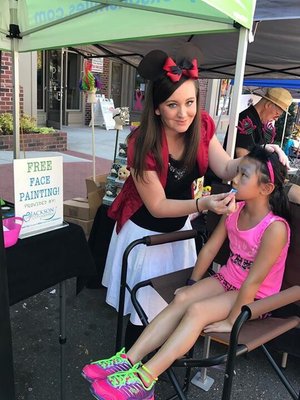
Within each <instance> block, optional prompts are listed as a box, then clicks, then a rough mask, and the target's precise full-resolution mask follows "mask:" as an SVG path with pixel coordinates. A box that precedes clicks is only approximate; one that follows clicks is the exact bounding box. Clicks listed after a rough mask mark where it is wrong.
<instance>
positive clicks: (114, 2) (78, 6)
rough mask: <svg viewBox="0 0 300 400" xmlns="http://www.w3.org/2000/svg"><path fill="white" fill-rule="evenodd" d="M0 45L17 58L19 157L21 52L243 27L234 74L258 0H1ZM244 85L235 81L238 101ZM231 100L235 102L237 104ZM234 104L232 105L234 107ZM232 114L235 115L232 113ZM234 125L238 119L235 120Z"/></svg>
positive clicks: (239, 71) (16, 145)
mask: <svg viewBox="0 0 300 400" xmlns="http://www.w3.org/2000/svg"><path fill="white" fill-rule="evenodd" d="M0 4H1V8H0V49H2V50H8V51H11V52H12V54H13V61H14V89H15V90H14V116H15V119H14V156H15V158H19V147H20V146H19V145H20V144H19V134H18V132H19V126H18V121H19V119H18V118H17V116H18V114H19V97H18V87H19V80H18V79H19V78H18V77H19V71H18V68H19V63H18V53H19V52H28V51H32V50H38V49H50V48H60V47H71V46H78V45H88V44H92V43H102V44H105V43H113V42H114V41H118V42H120V41H125V42H128V43H129V44H130V41H131V40H141V41H142V40H143V39H146V38H161V37H170V36H175V35H176V36H178V35H187V34H189V35H194V34H197V35H201V34H202V33H203V34H204V33H205V34H207V33H224V34H225V33H229V32H233V31H236V27H234V25H235V26H239V27H241V28H240V40H239V51H238V55H237V62H236V63H237V65H236V77H235V82H236V83H237V82H238V77H240V80H241V79H242V75H243V66H244V64H245V61H244V58H245V55H246V49H247V40H248V35H247V33H248V29H250V28H251V26H252V18H253V13H254V8H255V0H245V1H243V2H241V1H239V0H229V1H226V2H224V1H222V0H197V1H196V0H184V1H182V0H156V1H150V0H148V1H143V2H142V1H139V0H131V1H129V0H127V1H123V0H104V1H102V0H92V1H85V0H83V1H75V0H64V1H60V0H52V1H50V0H43V1H40V0H23V1H16V0H0ZM239 92H241V87H240V88H238V86H237V85H236V104H238V94H239ZM234 101H235V100H233V106H234ZM233 109H234V107H233ZM233 119H235V117H234V116H233ZM231 125H232V126H235V124H234V123H232V124H231Z"/></svg>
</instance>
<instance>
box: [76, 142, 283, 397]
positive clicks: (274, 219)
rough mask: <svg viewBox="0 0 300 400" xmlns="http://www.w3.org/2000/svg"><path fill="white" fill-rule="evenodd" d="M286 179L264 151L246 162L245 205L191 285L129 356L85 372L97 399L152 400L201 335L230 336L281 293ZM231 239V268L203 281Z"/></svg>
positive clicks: (239, 183) (222, 227)
mask: <svg viewBox="0 0 300 400" xmlns="http://www.w3.org/2000/svg"><path fill="white" fill-rule="evenodd" d="M286 172H287V169H286V168H285V167H284V166H283V165H281V163H280V162H279V159H278V156H277V154H275V153H272V154H271V153H269V152H268V151H266V150H265V149H264V148H262V147H260V146H256V147H255V148H253V149H252V151H251V152H250V153H249V154H248V155H247V156H246V157H244V159H243V160H242V161H241V163H240V165H239V167H238V171H237V175H236V176H235V178H234V179H233V181H232V185H233V188H234V189H236V191H237V192H236V195H235V196H236V199H237V200H240V201H239V202H238V203H237V204H236V208H235V211H234V212H233V213H231V214H229V215H223V216H222V217H221V220H220V223H219V224H218V226H217V227H216V229H215V230H214V232H213V233H212V235H211V236H210V238H209V240H208V241H207V243H206V244H205V245H204V246H203V247H202V250H201V251H200V253H199V256H198V259H197V263H196V265H195V267H194V270H193V272H192V275H191V279H189V280H188V284H189V286H186V287H183V288H180V289H177V291H176V294H175V298H174V300H173V301H172V302H171V303H170V304H169V305H168V306H167V307H166V308H165V309H164V310H163V311H162V312H161V313H160V314H159V315H158V316H157V317H156V318H155V319H154V320H153V321H152V322H151V323H150V324H149V325H148V326H147V327H146V328H145V330H144V332H143V333H142V335H141V336H140V337H139V339H138V340H137V341H136V343H135V344H134V345H133V346H132V347H131V348H130V349H128V351H127V352H126V351H125V349H122V350H121V351H120V352H118V353H117V354H116V355H115V356H113V357H111V358H109V359H104V360H99V361H97V362H95V363H93V364H89V365H87V366H85V367H84V368H83V372H82V374H83V376H84V377H85V378H87V379H88V380H89V381H91V382H92V384H91V392H92V394H93V395H94V396H95V397H96V398H97V399H99V400H100V399H101V400H109V399H120V400H121V399H122V400H129V399H130V400H135V399H136V400H137V399H145V400H146V399H148V400H153V399H154V386H155V382H156V381H157V377H158V376H159V375H160V374H162V373H163V372H164V371H165V370H166V369H167V368H169V367H170V366H171V365H172V363H173V362H174V361H175V360H176V359H178V358H180V357H183V356H184V354H186V353H187V352H188V351H189V350H190V348H191V347H192V346H193V345H194V343H195V342H196V340H197V339H198V337H199V335H200V333H201V332H202V331H204V332H205V333H210V332H231V329H232V326H233V324H234V322H235V320H236V318H237V317H238V315H239V314H240V310H241V308H242V306H243V305H245V304H249V303H251V302H253V301H254V300H255V299H262V298H265V297H268V296H272V295H273V294H275V293H278V292H279V291H280V288H281V284H282V279H283V273H284V267H285V260H286V256H287V251H288V246H289V242H290V228H289V225H288V222H287V220H288V219H289V217H290V215H289V207H288V206H289V204H288V200H287V197H286V195H285V193H284V191H283V184H284V179H285V176H286ZM226 237H228V239H229V246H230V256H229V258H228V260H227V263H226V264H225V265H224V266H222V267H221V269H220V270H219V272H218V273H216V274H215V275H213V276H211V277H208V278H203V276H204V274H205V272H206V271H207V269H208V268H209V266H210V264H211V262H212V261H213V259H214V257H215V256H216V254H217V253H218V251H219V249H220V248H221V246H222V244H223V242H224V240H225V239H226ZM266 317H267V315H264V316H261V318H266ZM156 349H159V350H158V351H157V352H156V353H155V354H154V356H152V357H151V358H150V359H149V360H147V361H146V363H145V364H142V360H143V359H144V358H145V356H146V355H148V354H150V353H152V352H153V351H154V350H156Z"/></svg>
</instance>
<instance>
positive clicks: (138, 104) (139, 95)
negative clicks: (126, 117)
mask: <svg viewBox="0 0 300 400" xmlns="http://www.w3.org/2000/svg"><path fill="white" fill-rule="evenodd" d="M145 90H146V83H145V79H144V78H142V77H141V76H140V75H139V74H138V73H137V74H136V78H135V90H134V93H133V108H132V109H133V111H142V110H143V105H144V97H145Z"/></svg>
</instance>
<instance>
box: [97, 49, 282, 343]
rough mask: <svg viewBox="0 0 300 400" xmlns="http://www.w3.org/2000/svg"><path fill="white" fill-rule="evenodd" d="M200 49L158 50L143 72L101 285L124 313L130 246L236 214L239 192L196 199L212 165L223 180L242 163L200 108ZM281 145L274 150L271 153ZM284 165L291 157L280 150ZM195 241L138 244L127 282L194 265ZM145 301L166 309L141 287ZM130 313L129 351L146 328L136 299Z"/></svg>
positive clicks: (149, 309) (154, 310)
mask: <svg viewBox="0 0 300 400" xmlns="http://www.w3.org/2000/svg"><path fill="white" fill-rule="evenodd" d="M194 51H195V49H194V48H193V47H190V46H188V45H186V46H185V47H184V48H182V49H181V50H180V52H179V57H177V58H176V59H173V58H171V57H169V56H168V55H167V54H166V53H165V52H163V51H160V50H153V51H151V52H150V53H148V54H147V55H146V56H145V57H144V59H143V60H142V61H141V63H140V65H139V67H138V72H139V74H140V75H141V76H142V77H143V78H145V79H147V80H148V82H149V83H148V88H147V93H146V96H145V99H144V109H143V113H142V117H141V124H140V126H139V127H138V128H137V129H135V130H134V131H133V132H132V133H131V134H130V135H129V137H128V150H127V165H128V168H129V169H130V172H131V174H130V176H129V177H128V179H127V180H126V181H125V183H124V186H123V188H122V190H121V192H120V193H119V195H118V196H117V197H116V199H115V200H114V202H113V203H112V205H111V207H110V209H109V211H108V215H109V217H111V218H113V219H114V220H116V224H115V228H114V231H113V234H112V238H111V242H110V246H109V251H108V255H107V259H106V265H105V270H104V274H103V279H102V284H103V285H104V286H105V287H107V295H106V302H107V303H108V304H109V305H111V306H113V307H114V308H115V309H118V304H119V291H120V279H121V265H122V257H123V253H124V251H125V249H126V247H127V246H128V245H129V244H130V243H131V242H133V241H134V240H136V239H139V238H141V237H144V236H148V235H152V234H157V233H165V232H172V231H178V230H187V229H190V228H191V223H190V220H189V215H190V214H192V213H195V212H199V213H201V211H202V210H211V211H214V212H216V213H218V214H227V213H229V212H231V210H232V206H233V204H234V194H232V193H230V194H228V193H227V194H218V195H213V196H208V197H203V198H199V199H194V198H193V193H192V186H193V181H194V180H195V179H197V178H199V177H201V176H203V175H204V174H205V172H206V169H207V167H208V166H209V167H210V168H211V169H212V170H213V171H214V173H215V174H216V175H217V176H219V177H220V178H222V179H226V180H231V179H232V178H233V176H234V175H235V174H236V170H237V168H238V165H239V162H240V160H238V159H236V160H232V159H230V157H229V156H228V154H227V153H226V152H225V151H224V149H223V148H222V146H221V144H220V143H219V141H218V139H217V138H216V136H215V126H214V123H213V120H212V118H211V117H210V116H209V115H208V114H207V113H206V112H205V111H200V101H199V83H198V64H197V59H196V58H195V53H194ZM274 149H275V150H276V151H278V148H276V147H274V148H273V147H271V150H273V151H274ZM281 156H282V157H283V158H282V160H285V161H286V156H285V154H284V153H283V152H281ZM196 258H197V254H196V249H195V241H194V239H191V240H186V241H181V242H174V243H166V244H163V245H160V246H149V247H148V246H137V247H135V248H134V249H133V251H132V252H131V253H130V257H129V262H128V272H127V283H128V285H129V287H131V288H132V287H133V286H134V285H135V284H137V283H138V282H141V281H143V280H145V279H150V278H152V277H155V276H159V275H164V274H167V273H170V272H174V271H176V270H179V269H182V268H188V267H190V266H192V265H194V264H195V261H196ZM138 300H139V301H140V303H141V304H142V306H143V308H144V310H145V312H146V314H147V315H148V317H149V320H152V319H153V318H154V317H155V316H156V315H157V314H158V313H159V312H160V311H161V310H162V309H163V308H164V307H165V306H166V303H165V302H164V300H163V299H162V298H161V297H160V296H159V295H158V294H157V293H156V292H155V290H154V289H152V288H150V287H147V288H142V289H141V290H139V295H138ZM128 314H130V321H129V323H128V326H127V329H126V335H125V343H126V347H127V348H129V347H130V346H131V344H132V343H133V342H134V341H135V340H136V338H137V337H138V336H139V335H140V333H141V331H142V330H143V326H142V324H141V321H140V319H139V317H138V315H137V314H136V312H135V310H134V308H133V306H132V303H131V301H130V296H129V295H128V293H126V298H125V307H124V315H128Z"/></svg>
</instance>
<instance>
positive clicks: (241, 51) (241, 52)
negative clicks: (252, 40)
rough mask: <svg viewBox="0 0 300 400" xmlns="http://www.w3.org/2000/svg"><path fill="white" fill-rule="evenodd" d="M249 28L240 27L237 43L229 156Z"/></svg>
mask: <svg viewBox="0 0 300 400" xmlns="http://www.w3.org/2000/svg"><path fill="white" fill-rule="evenodd" d="M248 35H249V30H248V29H246V28H243V27H240V33H239V43H238V51H237V59H236V68H235V76H234V86H233V96H232V105H231V109H230V110H231V111H230V117H229V129H228V140H227V147H226V151H227V153H228V154H229V155H230V157H231V158H233V156H234V149H235V141H236V131H237V130H236V126H237V124H238V117H239V104H240V102H241V94H242V88H243V79H244V73H245V64H246V55H247V46H248Z"/></svg>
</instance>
